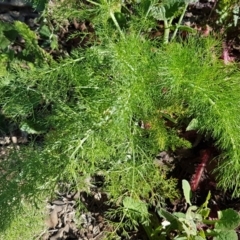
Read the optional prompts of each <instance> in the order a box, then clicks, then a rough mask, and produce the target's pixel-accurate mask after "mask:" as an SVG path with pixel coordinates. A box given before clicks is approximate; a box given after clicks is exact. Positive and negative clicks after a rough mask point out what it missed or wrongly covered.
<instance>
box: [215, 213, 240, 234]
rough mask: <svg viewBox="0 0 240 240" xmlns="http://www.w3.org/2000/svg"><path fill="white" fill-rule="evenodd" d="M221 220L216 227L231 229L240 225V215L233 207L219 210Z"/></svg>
mask: <svg viewBox="0 0 240 240" xmlns="http://www.w3.org/2000/svg"><path fill="white" fill-rule="evenodd" d="M218 218H219V221H218V222H217V223H216V224H215V228H216V229H221V230H231V229H235V228H237V227H238V226H239V225H240V215H239V214H238V213H237V212H236V211H234V210H233V209H226V210H223V211H218Z"/></svg>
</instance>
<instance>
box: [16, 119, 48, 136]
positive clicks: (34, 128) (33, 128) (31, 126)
mask: <svg viewBox="0 0 240 240" xmlns="http://www.w3.org/2000/svg"><path fill="white" fill-rule="evenodd" d="M20 129H21V131H24V132H27V133H28V134H41V133H44V132H46V129H44V128H43V127H42V126H39V125H38V124H36V123H33V122H32V121H25V122H23V123H22V125H21V127H20Z"/></svg>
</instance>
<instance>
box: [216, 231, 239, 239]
mask: <svg viewBox="0 0 240 240" xmlns="http://www.w3.org/2000/svg"><path fill="white" fill-rule="evenodd" d="M213 240H238V235H237V233H236V232H235V231H234V230H224V231H219V232H218V235H217V236H215V237H214V238H213Z"/></svg>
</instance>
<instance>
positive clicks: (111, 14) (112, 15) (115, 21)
mask: <svg viewBox="0 0 240 240" xmlns="http://www.w3.org/2000/svg"><path fill="white" fill-rule="evenodd" d="M110 16H111V18H112V20H113V22H114V24H115V26H116V27H117V29H118V31H119V33H120V35H121V36H122V38H123V39H125V36H124V33H123V31H122V30H121V28H120V26H119V24H118V22H117V19H116V18H115V16H114V13H113V12H112V11H111V10H110Z"/></svg>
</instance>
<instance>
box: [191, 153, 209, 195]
mask: <svg viewBox="0 0 240 240" xmlns="http://www.w3.org/2000/svg"><path fill="white" fill-rule="evenodd" d="M200 158H201V162H200V164H199V165H198V166H197V169H196V171H195V173H194V175H193V176H192V179H191V183H190V185H191V190H192V191H196V190H197V188H198V186H199V183H200V180H201V177H202V174H203V172H204V170H205V168H206V164H207V162H208V161H209V159H210V158H211V149H205V150H203V151H202V152H201V157H200Z"/></svg>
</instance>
